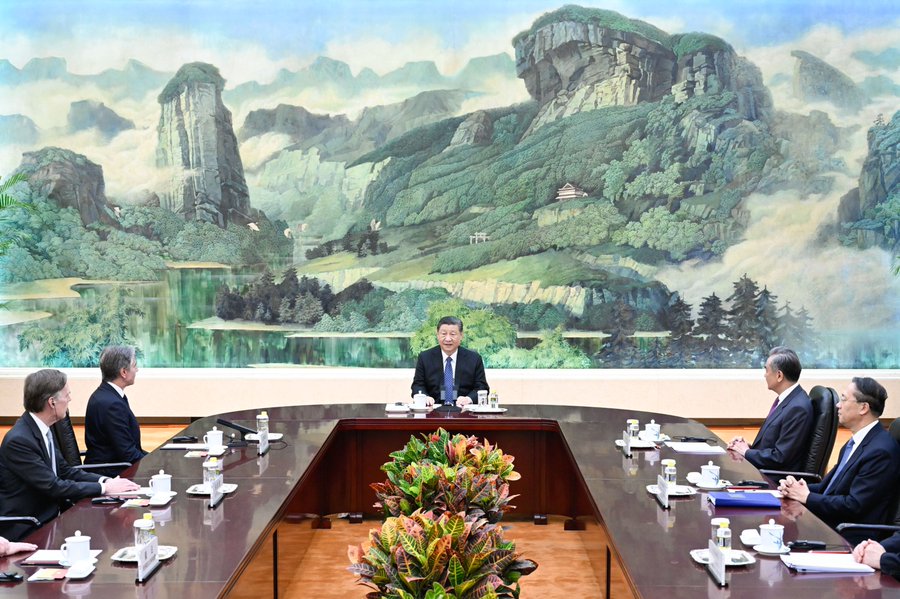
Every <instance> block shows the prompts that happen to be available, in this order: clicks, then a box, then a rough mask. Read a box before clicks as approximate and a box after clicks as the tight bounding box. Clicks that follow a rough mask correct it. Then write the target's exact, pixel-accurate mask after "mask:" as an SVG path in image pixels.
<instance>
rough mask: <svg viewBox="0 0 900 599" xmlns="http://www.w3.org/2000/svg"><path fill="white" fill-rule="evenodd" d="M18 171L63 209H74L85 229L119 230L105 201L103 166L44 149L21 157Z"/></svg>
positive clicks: (72, 153) (63, 152) (80, 155)
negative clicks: (96, 225)
mask: <svg viewBox="0 0 900 599" xmlns="http://www.w3.org/2000/svg"><path fill="white" fill-rule="evenodd" d="M18 172H20V173H24V174H26V175H27V176H28V182H29V184H30V185H31V187H32V188H33V189H34V190H35V191H36V192H38V193H39V194H41V195H44V196H46V197H47V198H49V199H50V200H52V201H54V202H55V203H56V205H57V206H59V207H60V208H74V209H75V210H77V211H78V214H79V216H80V217H81V222H82V223H83V224H84V226H86V227H87V226H89V225H91V224H93V223H96V222H100V223H103V224H105V225H110V226H113V227H118V226H119V223H118V221H117V220H116V218H115V216H114V214H113V212H112V209H111V208H110V207H109V205H108V204H107V201H106V191H105V189H106V186H105V183H104V181H103V167H101V166H100V165H99V164H96V163H94V162H91V161H90V160H88V159H87V157H85V156H83V155H82V154H76V153H75V152H73V151H71V150H66V149H63V148H53V147H48V148H42V149H40V150H38V151H36V152H26V153H25V154H23V155H22V164H21V165H20V166H19V168H18Z"/></svg>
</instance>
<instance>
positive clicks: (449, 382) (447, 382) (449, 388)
mask: <svg viewBox="0 0 900 599" xmlns="http://www.w3.org/2000/svg"><path fill="white" fill-rule="evenodd" d="M452 396H453V358H451V357H449V356H448V357H447V366H446V367H445V368H444V403H447V404H452V403H453V399H454V398H453V397H452Z"/></svg>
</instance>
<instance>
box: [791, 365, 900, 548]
mask: <svg viewBox="0 0 900 599" xmlns="http://www.w3.org/2000/svg"><path fill="white" fill-rule="evenodd" d="M886 400H887V391H886V390H885V389H884V387H882V386H881V385H880V384H879V383H878V382H877V381H875V379H871V378H868V377H856V378H854V379H853V381H852V382H851V383H850V384H849V385H847V390H846V391H845V392H844V393H843V394H842V395H841V403H840V404H839V405H838V420H839V421H840V423H841V425H842V426H845V427H847V428H848V429H850V431H851V432H852V433H853V436H852V437H851V438H850V440H849V441H848V442H847V444H846V445H844V447H843V448H841V453H840V457H839V458H838V464H837V466H835V468H834V469H832V470H831V472H829V473H828V474H827V475H825V478H824V479H823V480H822V482H820V483H816V484H812V485H807V484H806V482H805V481H803V480H797V479H795V478H794V477H793V476H788V477H787V478H786V479H783V480H781V484H780V485H779V486H778V489H779V490H780V491H781V492H782V493H783V494H784V496H785V497H787V498H789V499H796V500H797V501H799V502H800V503H803V504H805V505H806V507H807V508H808V509H809V510H810V511H811V512H812V513H814V514H815V515H817V516H818V517H819V518H821V519H822V520H823V521H824V522H825V523H827V524H828V525H829V526H832V527H835V526H837V525H838V524H840V523H841V522H858V523H863V524H881V523H883V522H884V521H885V520H886V519H887V517H888V515H889V514H888V513H887V512H888V510H889V508H890V506H892V505H893V499H894V495H895V493H896V492H897V477H898V475H900V446H898V444H897V442H896V441H895V440H894V439H893V437H891V435H890V434H889V433H888V432H887V431H886V430H885V429H884V427H883V426H881V423H880V422H879V421H878V417H879V416H881V413H882V412H883V411H884V403H885V401H886ZM890 516H891V517H893V514H890ZM845 537H846V538H847V540H849V541H851V542H859V541H862V540H863V538H861V537H860V536H859V535H858V534H856V533H850V534H847V535H845Z"/></svg>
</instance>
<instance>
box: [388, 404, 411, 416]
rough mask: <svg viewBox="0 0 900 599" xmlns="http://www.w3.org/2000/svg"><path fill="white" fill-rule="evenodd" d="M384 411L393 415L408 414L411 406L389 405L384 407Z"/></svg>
mask: <svg viewBox="0 0 900 599" xmlns="http://www.w3.org/2000/svg"><path fill="white" fill-rule="evenodd" d="M384 411H385V412H387V413H388V414H391V413H394V414H406V413H407V412H409V406H408V405H406V404H404V403H401V404H396V403H389V404H387V405H386V406H384Z"/></svg>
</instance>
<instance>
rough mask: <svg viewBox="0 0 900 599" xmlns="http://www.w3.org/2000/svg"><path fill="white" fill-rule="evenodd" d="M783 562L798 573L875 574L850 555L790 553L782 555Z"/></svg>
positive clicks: (812, 552)
mask: <svg viewBox="0 0 900 599" xmlns="http://www.w3.org/2000/svg"><path fill="white" fill-rule="evenodd" d="M781 561H782V562H784V565H785V566H787V567H788V568H793V569H794V570H797V571H798V572H853V573H861V572H862V573H867V572H874V571H875V570H873V569H872V568H870V567H869V566H867V565H865V564H860V563H858V562H857V561H856V560H854V559H853V556H852V555H851V554H849V553H816V552H814V551H811V552H809V553H790V554H788V555H782V556H781Z"/></svg>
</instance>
